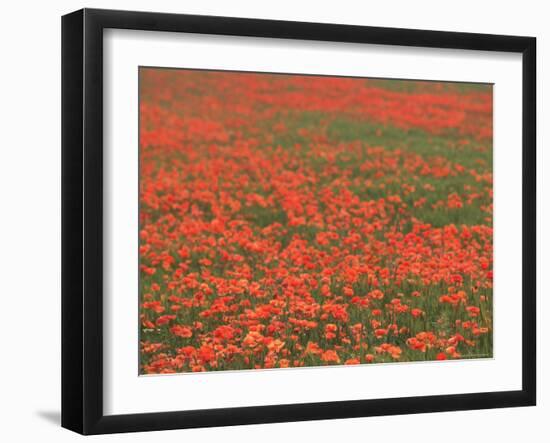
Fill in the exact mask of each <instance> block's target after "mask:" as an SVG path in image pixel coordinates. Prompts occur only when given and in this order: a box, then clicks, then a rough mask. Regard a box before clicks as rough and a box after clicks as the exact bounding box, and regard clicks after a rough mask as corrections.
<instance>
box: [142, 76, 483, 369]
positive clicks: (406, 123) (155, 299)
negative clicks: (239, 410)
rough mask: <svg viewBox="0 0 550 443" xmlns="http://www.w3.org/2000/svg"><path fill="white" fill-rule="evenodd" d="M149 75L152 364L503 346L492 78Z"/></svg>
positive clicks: (147, 316) (459, 355) (458, 352)
mask: <svg viewBox="0 0 550 443" xmlns="http://www.w3.org/2000/svg"><path fill="white" fill-rule="evenodd" d="M139 85H140V86H139V98H140V105H139V125H140V145H139V149H140V154H139V155H140V180H139V217H140V219H139V225H140V228H139V257H140V259H139V260H140V261H139V266H140V270H139V275H140V280H139V289H140V294H139V297H140V300H139V303H140V309H139V315H140V318H139V324H140V343H139V349H140V351H139V355H140V362H139V365H140V368H139V373H140V374H166V373H177V372H191V371H192V372H197V371H223V370H243V369H269V368H289V367H311V366H325V365H352V364H376V363H389V362H412V361H438V360H456V359H468V358H487V357H491V356H492V353H493V340H492V336H493V325H492V319H493V271H492V269H493V175H492V171H493V168H492V164H493V148H492V137H493V129H492V121H493V110H492V109H493V108H492V107H493V93H492V86H491V85H486V84H466V83H449V82H447V83H446V82H428V81H406V80H385V79H368V78H347V77H331V76H306V75H286V74H285V75H281V74H260V73H239V72H223V71H202V70H185V69H159V68H140V70H139Z"/></svg>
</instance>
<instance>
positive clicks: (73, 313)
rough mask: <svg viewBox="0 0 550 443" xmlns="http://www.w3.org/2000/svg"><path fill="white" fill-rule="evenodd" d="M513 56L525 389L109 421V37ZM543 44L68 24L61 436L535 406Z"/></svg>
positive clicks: (283, 26)
mask: <svg viewBox="0 0 550 443" xmlns="http://www.w3.org/2000/svg"><path fill="white" fill-rule="evenodd" d="M107 28H118V29H132V30H147V31H172V32H188V33H189V32H191V33H199V34H217V35H226V36H248V37H269V38H280V39H300V40H316V41H326V42H350V43H351V42H352V43H369V44H378V45H398V46H416V47H425V48H455V49H471V50H482V51H503V52H511V53H519V54H522V63H523V80H522V81H523V98H522V102H523V104H522V106H523V109H522V119H523V120H522V128H523V140H522V141H523V146H522V150H523V151H522V152H523V178H522V180H523V189H522V196H523V202H522V205H523V214H522V220H523V234H522V235H523V238H522V240H523V257H522V263H523V269H522V279H523V280H522V285H523V293H522V322H523V323H522V359H523V361H522V389H521V390H517V391H506V392H478V393H471V394H458V395H436V396H420V397H404V398H392V399H372V400H357V401H336V402H325V403H308V404H288V405H266V406H261V407H237V408H224V409H208V410H190V411H168V412H160V413H142V414H131V415H104V413H103V407H102V404H103V375H102V373H103V338H102V327H103V318H102V315H103V298H102V297H103V295H102V290H103V289H102V283H103V275H102V272H103V271H102V269H103V226H102V224H103V197H102V195H103V147H102V138H103V110H102V109H103V87H102V85H103V38H102V36H103V30H104V29H107ZM535 66H536V39H535V38H533V37H516V36H503V35H485V34H471V33H456V32H441V31H423V30H411V29H390V28H377V27H364V26H349V25H339V24H320V23H300V22H286V21H273V20H256V19H244V18H229V17H210V16H196V15H179V14H163V13H149V12H127V11H110V10H97V9H83V10H79V11H76V12H73V13H71V14H68V15H65V16H64V17H63V18H62V426H63V427H65V428H68V429H71V430H73V431H76V432H79V433H81V434H104V433H116V432H132V431H152V430H162V429H179V428H195V427H211V426H229V425H240V424H254V423H273V422H284V421H301V420H319V419H332V418H347V417H363V416H380V415H392V414H413V413H425V412H436V411H458V410H468V409H487V408H502V407H514V406H531V405H535V403H536V275H535V274H536V270H535V269H536V136H535V134H536V118H535V116H536V97H535V95H536V90H535V85H536V69H535Z"/></svg>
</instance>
